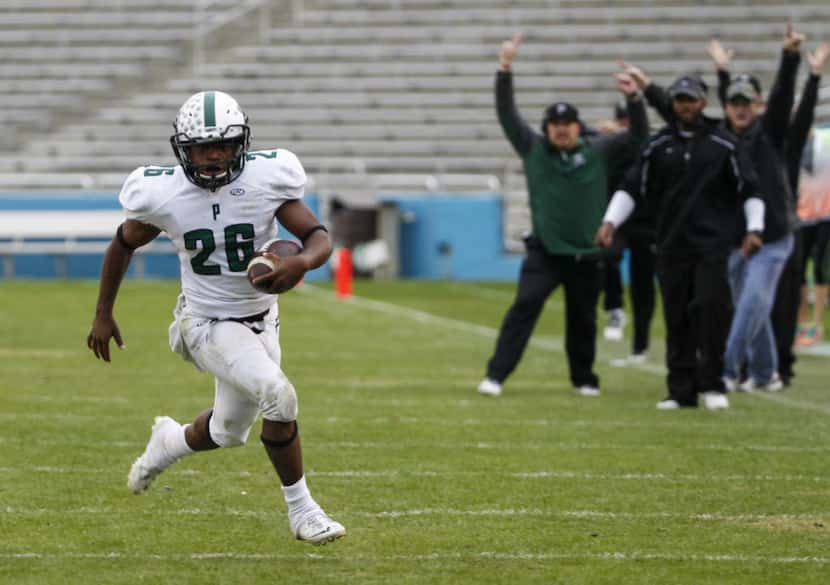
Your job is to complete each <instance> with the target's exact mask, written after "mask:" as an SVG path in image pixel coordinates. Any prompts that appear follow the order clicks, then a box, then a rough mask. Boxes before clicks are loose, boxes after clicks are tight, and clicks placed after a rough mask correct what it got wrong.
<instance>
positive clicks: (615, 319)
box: [602, 309, 626, 341]
mask: <svg viewBox="0 0 830 585" xmlns="http://www.w3.org/2000/svg"><path fill="white" fill-rule="evenodd" d="M625 321H626V318H625V311H623V310H622V309H611V310H610V311H608V322H607V324H606V325H605V329H604V330H603V332H602V334H603V337H605V339H606V340H608V341H622V339H623V335H624V331H623V330H624V328H625Z"/></svg>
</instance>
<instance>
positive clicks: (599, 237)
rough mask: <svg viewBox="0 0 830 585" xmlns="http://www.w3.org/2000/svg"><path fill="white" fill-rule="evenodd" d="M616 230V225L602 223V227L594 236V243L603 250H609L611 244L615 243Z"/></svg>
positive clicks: (607, 222)
mask: <svg viewBox="0 0 830 585" xmlns="http://www.w3.org/2000/svg"><path fill="white" fill-rule="evenodd" d="M615 231H616V228H614V224H613V223H611V222H610V221H604V222H602V225H601V226H599V229H598V230H597V234H596V235H595V236H594V243H596V244H597V245H599V246H602V247H603V248H608V247H609V246H611V242H613V241H614V232H615Z"/></svg>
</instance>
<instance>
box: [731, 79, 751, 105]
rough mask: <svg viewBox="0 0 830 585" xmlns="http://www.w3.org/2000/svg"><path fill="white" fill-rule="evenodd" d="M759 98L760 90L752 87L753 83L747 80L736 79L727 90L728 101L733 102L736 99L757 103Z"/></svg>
mask: <svg viewBox="0 0 830 585" xmlns="http://www.w3.org/2000/svg"><path fill="white" fill-rule="evenodd" d="M757 98H758V90H757V88H756V87H755V86H754V85H752V82H751V81H749V80H747V79H739V78H737V77H736V78H735V79H733V80H732V82H731V83H730V84H729V87H728V88H727V89H726V101H728V102H731V101H732V100H736V99H745V100H747V101H750V102H752V101H755V100H756V99H757Z"/></svg>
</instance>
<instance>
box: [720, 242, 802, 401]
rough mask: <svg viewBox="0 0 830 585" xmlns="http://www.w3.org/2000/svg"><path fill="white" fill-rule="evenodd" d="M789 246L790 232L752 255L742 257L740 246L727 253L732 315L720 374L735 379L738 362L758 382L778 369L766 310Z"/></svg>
mask: <svg viewBox="0 0 830 585" xmlns="http://www.w3.org/2000/svg"><path fill="white" fill-rule="evenodd" d="M792 250H793V236H792V234H790V235H788V236H785V237H783V238H781V239H780V240H775V241H773V242H769V243H765V244H764V246H763V247H762V248H761V249H760V250H758V252H756V253H755V254H754V255H753V256H751V257H749V258H746V257H744V256H742V255H741V252H740V250H733V251H732V253H731V254H730V256H729V268H728V270H729V286H730V288H731V289H732V301H733V303H734V304H735V315H734V317H733V318H732V327H731V328H730V330H729V337H728V339H727V341H726V354H725V355H724V372H723V374H724V376H726V377H728V378H732V379H733V380H737V379H739V378H740V373H741V365H742V364H743V363H744V362H746V363H747V365H748V371H747V373H748V374H749V376H750V377H751V378H752V379H753V380H755V381H756V382H757V383H759V384H766V383H767V382H769V381H770V380H772V378H773V376H774V375H775V373H776V372H777V371H778V352H777V350H776V346H775V335H774V333H773V330H772V322H771V320H770V312H771V310H772V304H773V302H775V290H776V287H777V285H778V279H779V278H780V277H781V271H782V270H783V269H784V264H785V263H786V262H787V258H789V257H790V254H791V253H792Z"/></svg>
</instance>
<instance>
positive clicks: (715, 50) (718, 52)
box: [706, 39, 735, 71]
mask: <svg viewBox="0 0 830 585" xmlns="http://www.w3.org/2000/svg"><path fill="white" fill-rule="evenodd" d="M706 52H707V53H709V56H710V57H711V58H712V62H713V63H714V64H715V67H717V69H718V70H719V71H728V70H729V63H730V62H731V61H732V58H733V57H734V56H735V51H733V50H732V49H726V48H724V46H723V45H722V44H721V42H720V41H719V40H718V39H712V40H711V41H709V44H708V45H706Z"/></svg>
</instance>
